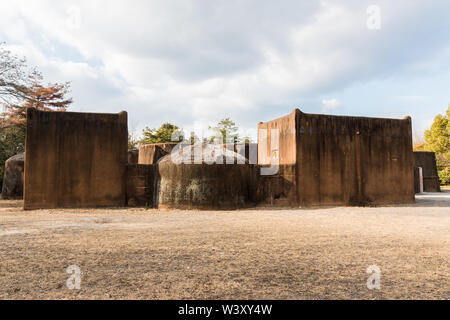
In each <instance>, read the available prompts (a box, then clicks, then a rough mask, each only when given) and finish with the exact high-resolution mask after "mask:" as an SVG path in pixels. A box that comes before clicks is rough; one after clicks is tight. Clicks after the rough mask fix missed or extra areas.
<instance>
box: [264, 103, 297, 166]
mask: <svg viewBox="0 0 450 320" xmlns="http://www.w3.org/2000/svg"><path fill="white" fill-rule="evenodd" d="M295 121H296V117H295V111H294V112H292V113H291V114H289V115H287V116H285V117H282V118H279V119H275V120H272V121H269V122H264V123H263V122H260V123H259V124H258V164H260V165H270V164H271V159H272V158H273V157H274V156H277V157H278V158H279V164H295V163H296V162H297V158H296V153H297V149H296V148H297V146H296V135H295ZM273 129H277V130H278V135H279V142H278V144H277V143H275V144H274V143H273V142H274V141H272V140H273V139H272V130H273ZM264 136H265V137H266V138H265V139H266V141H267V143H264V142H263V140H264Z"/></svg>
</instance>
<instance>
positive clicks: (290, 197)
mask: <svg viewBox="0 0 450 320" xmlns="http://www.w3.org/2000/svg"><path fill="white" fill-rule="evenodd" d="M263 167H267V166H262V167H259V168H258V179H257V185H256V188H255V189H256V195H257V196H256V197H257V203H258V204H260V205H269V206H275V207H276V206H290V207H294V206H297V205H298V201H297V189H296V169H297V166H296V165H295V164H282V165H279V167H278V172H277V174H276V175H261V169H262V168H263Z"/></svg>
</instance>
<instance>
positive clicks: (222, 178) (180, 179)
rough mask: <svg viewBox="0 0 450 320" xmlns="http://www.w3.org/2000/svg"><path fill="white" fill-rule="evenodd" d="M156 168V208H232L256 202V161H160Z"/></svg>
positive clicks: (247, 205)
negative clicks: (190, 162) (189, 162)
mask: <svg viewBox="0 0 450 320" xmlns="http://www.w3.org/2000/svg"><path fill="white" fill-rule="evenodd" d="M157 170H158V174H159V180H158V186H157V194H158V201H157V205H158V208H178V209H216V210H225V209H230V210H231V209H238V208H244V207H249V206H253V205H254V204H255V195H256V191H255V190H254V188H255V186H256V182H255V181H256V178H257V171H256V170H257V168H256V166H255V165H249V164H234V165H225V164H212V165H208V164H178V165H177V164H174V163H172V162H170V161H165V162H164V161H162V162H160V163H159V164H158V169H157Z"/></svg>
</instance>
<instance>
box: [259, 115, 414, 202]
mask: <svg viewBox="0 0 450 320" xmlns="http://www.w3.org/2000/svg"><path fill="white" fill-rule="evenodd" d="M275 128H277V129H278V130H279V133H280V141H279V148H278V149H279V150H278V153H279V162H280V170H279V173H278V174H277V176H279V177H281V181H282V182H283V181H286V183H284V182H283V183H280V182H278V180H279V179H280V178H279V177H277V176H275V177H273V178H272V179H270V177H266V178H261V179H260V180H261V181H263V185H264V184H267V183H269V184H270V185H278V187H275V188H274V187H272V189H277V188H278V189H280V187H279V186H280V185H281V186H289V190H291V191H290V192H279V191H276V192H271V193H269V196H268V199H269V201H271V200H270V199H272V198H273V197H274V196H276V195H277V194H281V198H283V197H284V198H285V199H284V201H282V202H281V203H285V204H286V205H292V204H293V203H296V204H297V205H302V206H311V205H370V204H389V203H410V202H413V201H414V170H413V154H412V151H411V150H412V139H411V119H410V118H409V117H408V118H405V119H403V120H395V119H378V118H363V117H339V116H328V115H315V114H305V113H302V112H301V111H300V110H298V109H296V110H294V111H293V112H292V113H291V114H290V115H288V116H285V117H282V118H279V119H276V120H273V121H270V122H266V123H260V124H259V125H258V130H259V132H261V129H266V130H267V131H268V141H269V142H268V148H267V149H266V150H265V152H264V148H263V146H262V143H261V140H259V141H258V160H259V164H260V165H263V166H264V165H268V164H269V162H270V158H271V155H272V154H273V153H274V152H277V150H273V149H274V148H273V147H272V146H271V142H270V131H271V130H272V129H275ZM275 149H276V148H275ZM288 165H294V166H295V170H292V169H291V168H284V166H288ZM277 179H278V180H277ZM271 181H272V182H271ZM263 188H266V189H267V188H268V187H263ZM292 190H295V194H294V193H292Z"/></svg>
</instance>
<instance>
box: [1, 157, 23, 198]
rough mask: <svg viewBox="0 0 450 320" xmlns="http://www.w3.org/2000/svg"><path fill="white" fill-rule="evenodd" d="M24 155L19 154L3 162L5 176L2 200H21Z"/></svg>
mask: <svg viewBox="0 0 450 320" xmlns="http://www.w3.org/2000/svg"><path fill="white" fill-rule="evenodd" d="M24 159H25V158H24V154H23V153H20V154H18V155H15V156H14V157H11V158H9V159H8V160H6V162H5V175H4V179H3V187H2V199H5V200H6V199H10V200H14V199H17V200H19V199H22V198H23V171H24Z"/></svg>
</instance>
